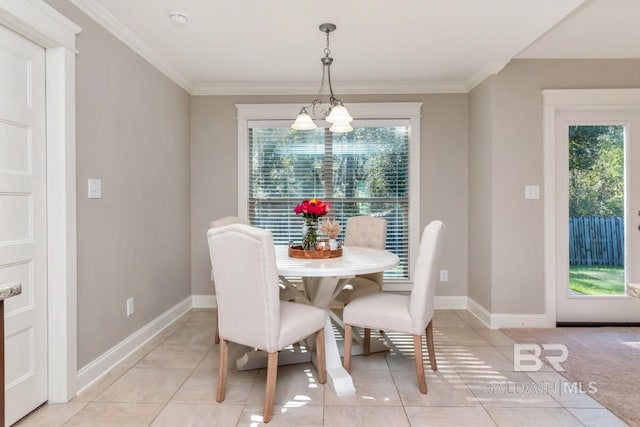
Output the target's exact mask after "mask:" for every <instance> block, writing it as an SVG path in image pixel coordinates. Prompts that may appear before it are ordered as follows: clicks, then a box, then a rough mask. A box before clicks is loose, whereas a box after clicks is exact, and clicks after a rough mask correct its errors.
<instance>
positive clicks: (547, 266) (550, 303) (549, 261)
mask: <svg viewBox="0 0 640 427" xmlns="http://www.w3.org/2000/svg"><path fill="white" fill-rule="evenodd" d="M544 92H545V91H543V97H544V102H545V106H544V109H543V158H544V179H543V183H544V186H543V188H544V192H543V193H544V305H545V308H544V312H545V315H546V317H547V323H548V324H550V325H553V326H555V324H556V315H557V313H556V281H555V277H556V269H557V264H556V260H557V254H556V233H557V231H556V154H555V129H556V112H555V108H553V107H550V106H548V105H546V102H547V97H546V95H545V94H544Z"/></svg>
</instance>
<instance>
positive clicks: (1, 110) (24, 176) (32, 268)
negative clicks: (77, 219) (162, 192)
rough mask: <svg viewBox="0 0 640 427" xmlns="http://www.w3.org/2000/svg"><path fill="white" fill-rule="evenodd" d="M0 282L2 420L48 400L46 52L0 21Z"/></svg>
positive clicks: (12, 417)
mask: <svg viewBox="0 0 640 427" xmlns="http://www.w3.org/2000/svg"><path fill="white" fill-rule="evenodd" d="M0 76H1V77H0V282H20V283H22V295H20V296H17V297H13V298H10V299H8V300H6V301H5V389H6V424H7V425H10V424H12V423H13V422H15V421H16V420H18V419H19V418H21V417H22V416H24V415H25V414H27V413H28V412H30V411H31V410H33V409H34V408H35V407H37V406H38V405H40V404H41V403H43V402H45V401H46V400H47V251H46V146H45V54H44V49H42V48H41V47H40V46H37V45H36V44H34V43H32V42H31V41H29V40H27V39H25V38H23V37H21V36H19V35H17V34H16V33H14V32H12V31H10V30H8V29H7V28H5V27H3V26H0Z"/></svg>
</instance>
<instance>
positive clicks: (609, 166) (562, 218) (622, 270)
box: [556, 111, 640, 323]
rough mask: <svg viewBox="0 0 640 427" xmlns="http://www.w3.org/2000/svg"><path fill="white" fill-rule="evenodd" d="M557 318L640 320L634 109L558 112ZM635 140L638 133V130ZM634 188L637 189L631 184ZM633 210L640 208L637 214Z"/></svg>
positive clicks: (639, 120)
mask: <svg viewBox="0 0 640 427" xmlns="http://www.w3.org/2000/svg"><path fill="white" fill-rule="evenodd" d="M558 118H559V120H558V121H557V122H556V123H557V128H556V141H557V142H558V144H557V147H558V155H559V157H560V158H559V160H560V161H559V162H558V165H559V166H558V167H559V168H560V169H561V170H559V171H558V174H557V175H556V176H557V179H558V180H559V182H557V187H556V188H557V189H558V190H559V191H558V199H559V200H558V201H557V202H558V206H559V212H558V215H559V218H558V227H559V230H558V238H559V240H560V241H559V242H558V243H559V244H558V249H559V250H560V251H561V259H562V260H563V262H561V263H560V266H559V271H558V276H557V277H558V280H557V321H558V322H570V323H592V322H595V323H609V322H623V323H626V322H637V321H640V300H639V299H635V298H632V297H629V296H628V295H627V287H628V284H629V283H637V282H638V281H640V275H638V271H637V270H638V264H639V263H640V258H639V257H640V254H638V248H639V245H638V239H639V235H640V231H639V229H638V226H639V225H640V216H638V214H639V213H640V212H639V209H640V200H639V199H640V197H638V195H637V193H638V192H639V191H640V182H638V177H639V176H640V171H639V170H638V169H639V168H640V163H638V162H637V161H636V164H635V165H634V162H633V161H632V159H633V158H634V157H635V159H640V155H639V154H640V153H637V152H638V148H637V145H638V141H636V142H635V143H634V142H633V139H632V138H633V132H632V130H633V129H640V114H639V113H638V112H630V111H604V112H566V113H560V114H559V117H558ZM636 140H640V137H637V138H636ZM634 190H635V191H634ZM634 213H635V215H633V214H634Z"/></svg>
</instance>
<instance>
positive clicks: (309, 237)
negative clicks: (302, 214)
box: [302, 218, 318, 251]
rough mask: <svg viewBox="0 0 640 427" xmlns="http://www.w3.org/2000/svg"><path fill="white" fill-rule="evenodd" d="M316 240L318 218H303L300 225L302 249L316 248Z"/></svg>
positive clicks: (312, 249) (310, 249) (311, 249)
mask: <svg viewBox="0 0 640 427" xmlns="http://www.w3.org/2000/svg"><path fill="white" fill-rule="evenodd" d="M317 242H318V219H317V218H305V220H304V225H303V226H302V249H304V250H305V251H314V250H316V243H317Z"/></svg>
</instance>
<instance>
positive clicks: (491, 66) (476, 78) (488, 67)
mask: <svg viewBox="0 0 640 427" xmlns="http://www.w3.org/2000/svg"><path fill="white" fill-rule="evenodd" d="M510 61H511V60H510V59H507V60H505V61H493V62H487V63H486V64H484V65H483V66H482V67H480V69H478V71H476V72H475V73H473V75H472V76H471V78H469V80H467V83H466V90H465V92H471V91H472V90H473V88H475V87H476V86H478V85H479V84H480V83H482V82H483V81H484V80H485V79H486V78H487V77H489V76H492V75H494V74H498V73H499V72H500V71H502V69H503V68H504V67H505V66H506V65H507V64H508V63H509V62H510Z"/></svg>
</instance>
